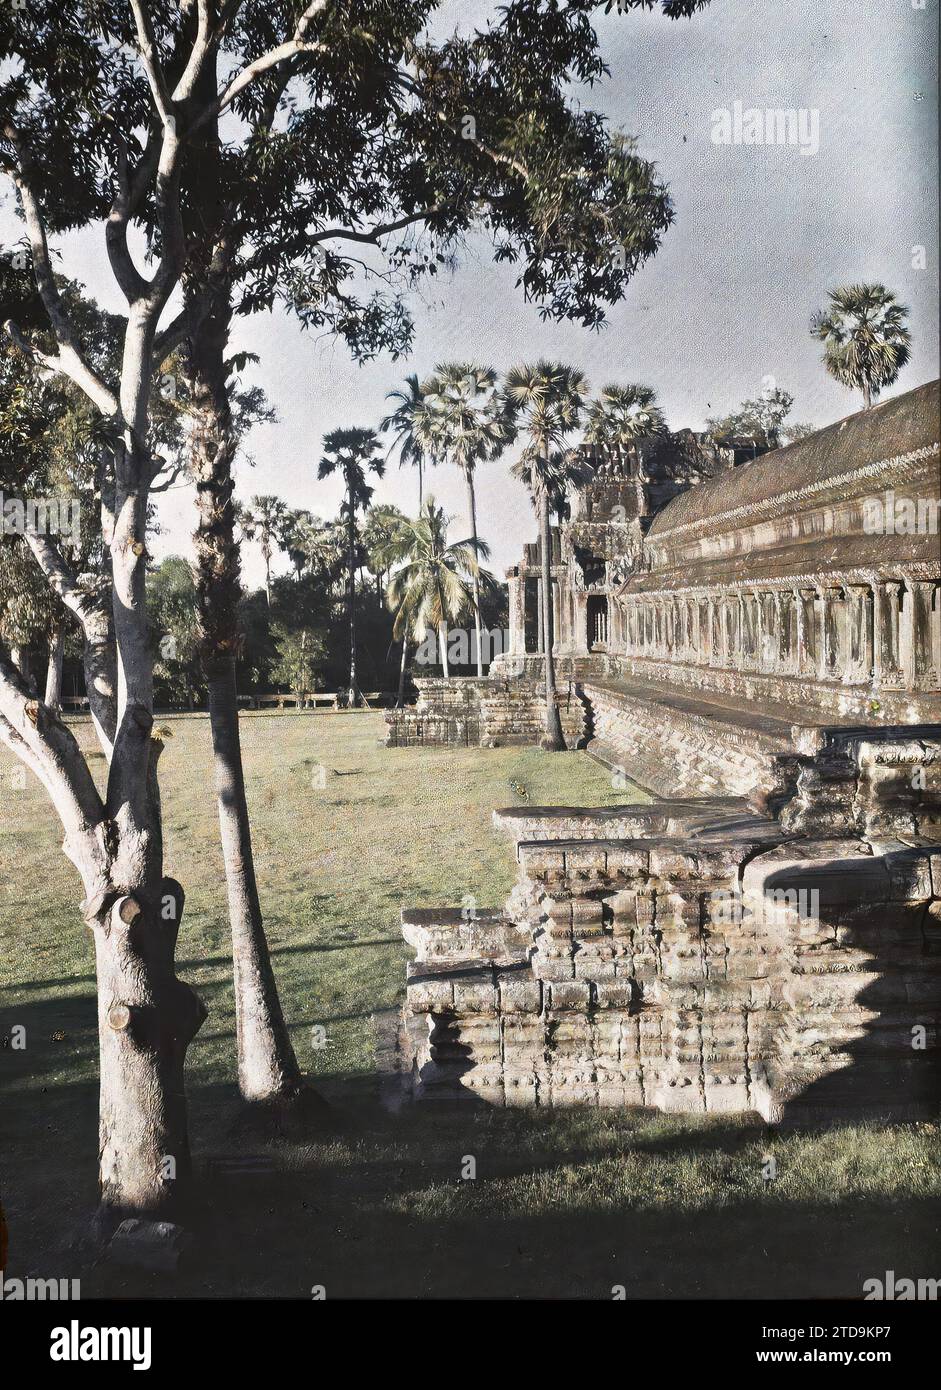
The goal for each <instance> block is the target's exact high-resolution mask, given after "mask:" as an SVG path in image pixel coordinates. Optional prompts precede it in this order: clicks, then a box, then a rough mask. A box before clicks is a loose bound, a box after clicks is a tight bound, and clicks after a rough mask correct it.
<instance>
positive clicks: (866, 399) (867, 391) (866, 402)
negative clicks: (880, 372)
mask: <svg viewBox="0 0 941 1390" xmlns="http://www.w3.org/2000/svg"><path fill="white" fill-rule="evenodd" d="M871 405H872V388H871V387H870V385H869V382H868V381H864V382H863V406H864V409H866V410H868V409H869V407H870V406H871Z"/></svg>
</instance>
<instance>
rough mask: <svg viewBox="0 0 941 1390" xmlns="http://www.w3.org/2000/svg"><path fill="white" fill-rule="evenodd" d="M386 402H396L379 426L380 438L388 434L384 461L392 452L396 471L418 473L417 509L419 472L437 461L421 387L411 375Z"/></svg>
mask: <svg viewBox="0 0 941 1390" xmlns="http://www.w3.org/2000/svg"><path fill="white" fill-rule="evenodd" d="M386 400H387V401H398V405H397V406H396V408H395V410H393V411H392V412H391V414H389V415H386V416H385V418H384V419H383V420H382V423H381V424H380V426H379V429H380V432H381V433H383V434H391V435H392V442H391V444H390V445H389V452H388V453H387V455H386V458H387V459H388V458H389V456H390V455H391V454H393V453H394V452H395V450H396V449H398V451H399V467H400V468H403V467H404V466H405V465H406V464H413V465H414V466H415V467H416V468H417V469H418V509H419V511H421V505H422V468H423V467H424V465H426V464H429V465H430V464H435V463H437V461H438V455H437V449H436V441H435V436H434V422H433V419H432V414H431V411H430V409H429V407H428V402H427V400H426V398H425V387H424V386H423V385H422V383H421V382H420V381H419V380H418V377H417V376H416V374H415V373H414V372H412V373H411V375H409V376H407V377H406V378H405V389H404V390H399V391H389V392H387V394H386Z"/></svg>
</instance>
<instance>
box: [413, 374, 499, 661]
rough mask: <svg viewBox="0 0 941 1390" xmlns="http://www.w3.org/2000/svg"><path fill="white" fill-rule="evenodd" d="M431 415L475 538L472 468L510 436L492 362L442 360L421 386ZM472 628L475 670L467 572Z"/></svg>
mask: <svg viewBox="0 0 941 1390" xmlns="http://www.w3.org/2000/svg"><path fill="white" fill-rule="evenodd" d="M425 398H426V401H427V403H428V405H429V406H430V408H431V411H432V416H433V434H434V438H435V440H436V442H437V446H438V448H439V449H440V452H441V454H442V456H443V457H444V458H447V459H449V460H450V462H451V463H453V464H456V466H457V467H458V468H459V469H460V470H461V472H462V473H463V475H464V482H465V483H466V485H467V505H468V509H469V512H470V525H471V539H472V540H473V541H474V542H475V544H476V542H477V501H476V498H475V495H474V470H475V469H476V467H477V465H478V463H483V462H485V461H487V460H490V459H495V458H499V456H500V454H502V453H503V451H504V449H506V447H507V445H509V444H511V443H512V442H513V440H514V438H515V437H516V426H515V422H514V419H513V410H512V407H511V406H510V403H509V401H508V400H507V398H506V396H505V395H504V394H503V392H502V391H501V390H500V388H499V385H498V382H497V374H496V372H495V371H494V369H493V368H492V367H478V366H475V365H474V364H473V363H469V362H447V363H445V364H444V365H442V366H439V367H436V368H435V370H434V374H433V375H432V377H431V378H430V380H429V381H428V382H427V383H426V386H425ZM473 585H474V627H475V629H476V632H477V674H478V676H480V677H483V674H484V662H483V648H482V641H481V622H480V583H479V580H478V578H477V576H476V574H475V575H474V576H473Z"/></svg>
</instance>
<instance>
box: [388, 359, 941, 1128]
mask: <svg viewBox="0 0 941 1390" xmlns="http://www.w3.org/2000/svg"><path fill="white" fill-rule="evenodd" d="M938 435H939V431H938V384H937V383H930V384H928V385H925V386H922V387H920V388H918V389H917V390H914V391H910V392H908V393H907V394H905V395H901V396H898V397H896V398H894V399H892V400H890V401H888V402H886V403H885V404H883V405H880V406H876V407H874V408H872V409H869V410H866V411H863V412H860V413H859V414H856V415H852V416H850V417H849V418H847V419H845V420H842V421H840V422H838V423H836V424H834V425H831V426H829V427H828V428H826V429H823V430H820V431H819V432H817V433H815V434H813V435H811V436H809V437H808V438H806V439H804V440H801V441H800V442H798V443H795V444H792V445H790V446H788V447H786V448H781V449H776V450H772V451H765V452H762V451H761V450H760V449H758V448H757V447H756V446H755V445H754V444H753V443H751V442H749V441H743V440H729V441H719V442H716V443H712V442H709V441H708V440H706V439H705V438H703V437H701V436H698V435H695V434H693V433H692V432H690V431H681V432H679V433H677V434H672V435H668V436H665V437H662V438H650V439H646V440H641V441H639V442H637V444H636V445H634V446H632V447H631V448H629V449H627V450H625V451H623V452H622V453H620V454H618V455H615V456H611V457H609V458H607V459H606V460H605V461H603V462H602V463H601V464H600V466H599V467H598V468H597V470H596V471H595V473H594V476H593V477H592V479H591V481H590V482H588V483H586V484H585V485H584V487H583V488H582V489H581V490H580V491H579V493H578V494H577V496H575V497H573V498H572V501H571V506H570V517H569V519H567V520H564V521H562V522H561V523H560V524H559V525H558V526H556V527H554V528H553V530H552V554H551V581H552V608H553V617H554V642H553V652H554V656H555V664H556V668H557V674H558V698H559V701H560V707H561V715H562V723H563V729H564V731H565V736H566V739H567V742H568V744H569V746H570V747H582V748H585V749H587V750H588V752H589V753H590V754H591V755H593V756H594V757H595V758H597V759H599V760H600V761H601V762H602V763H604V764H606V765H607V766H608V767H609V768H610V769H611V777H612V788H613V795H612V796H611V798H610V800H609V804H606V805H604V806H602V807H579V808H573V807H553V806H532V805H529V804H526V803H523V804H518V805H515V806H513V807H510V808H508V809H503V810H497V811H495V812H494V824H495V826H496V828H497V830H498V831H499V832H501V833H503V834H505V835H506V836H507V837H508V840H509V841H510V843H511V844H512V845H514V846H515V854H516V860H517V863H518V866H519V874H518V881H517V884H516V887H515V888H514V890H513V892H512V894H511V895H510V898H509V900H508V901H507V903H506V904H505V905H504V906H503V907H502V908H499V907H494V908H493V909H492V910H490V909H488V910H483V909H480V908H476V907H475V908H472V909H468V908H467V907H464V908H463V909H462V908H459V907H447V906H445V907H435V906H434V905H429V904H424V903H422V904H417V905H415V906H414V907H408V908H406V909H404V910H403V913H402V923H403V927H402V929H403V933H404V936H405V939H406V941H407V942H408V943H409V944H410V945H411V946H412V947H413V948H414V949H415V951H416V958H415V960H414V961H413V962H412V963H411V964H410V965H409V969H408V985H407V998H406V1004H405V1007H404V1010H403V1014H402V1018H401V1020H400V1023H399V1026H398V1030H397V1032H396V1034H395V1036H394V1038H390V1039H389V1040H388V1042H387V1046H386V1048H385V1050H384V1059H383V1060H384V1065H385V1067H386V1069H387V1071H388V1072H389V1073H390V1084H391V1085H393V1088H394V1089H395V1091H396V1092H397V1093H399V1094H401V1093H402V1092H404V1093H405V1094H406V1095H407V1096H409V1097H411V1098H413V1099H416V1100H422V1101H432V1100H435V1099H442V1100H455V1099H461V1100H466V1101H468V1102H470V1103H475V1102H476V1103H478V1104H491V1105H526V1106H532V1105H540V1106H542V1105H549V1106H553V1105H566V1104H589V1105H592V1104H594V1105H602V1106H617V1105H646V1106H653V1107H659V1108H661V1109H664V1110H674V1111H710V1112H712V1111H745V1110H754V1111H757V1112H759V1113H760V1114H761V1115H762V1116H764V1117H765V1119H767V1120H769V1121H773V1122H798V1123H800V1122H807V1121H815V1120H821V1119H823V1120H828V1119H831V1118H840V1119H843V1118H853V1117H862V1116H865V1115H870V1114H871V1115H875V1114H878V1115H880V1116H888V1117H891V1118H895V1119H910V1118H916V1117H925V1116H930V1117H935V1116H936V1115H937V1113H938V1105H939V1098H941V1087H939V1075H938V1057H939V1053H938V1025H939V1016H941V550H939V548H941V537H939V533H938V532H939V527H938V515H939V510H941V487H939V481H941V479H939V452H938ZM541 575H542V565H541V556H540V554H539V547H538V545H527V546H526V547H525V550H524V553H523V555H522V557H521V559H520V562H519V564H517V565H516V566H514V567H513V568H512V569H511V570H510V572H509V574H508V580H509V596H510V646H509V650H508V651H506V652H505V653H503V654H502V655H501V656H500V657H499V658H497V660H495V661H494V663H493V664H492V666H491V668H490V671H489V674H488V675H487V676H486V677H485V678H484V679H459V678H458V679H450V680H440V679H439V680H435V679H422V680H419V681H418V682H417V684H418V687H419V698H418V702H417V704H416V705H415V706H413V707H411V708H407V709H405V710H398V711H390V713H389V714H388V716H387V720H388V735H387V742H388V744H389V745H391V746H393V747H396V746H403V745H416V744H424V745H429V746H436V745H437V746H441V745H448V744H480V745H482V746H484V747H488V746H489V747H493V746H498V745H503V744H508V743H531V742H536V741H538V739H539V737H540V735H541V733H542V730H543V718H544V707H545V706H544V695H543V687H542V673H543V666H544V660H543V656H542V647H543V635H542V633H541V631H540V627H541V624H540V621H539V613H540V586H541V584H542V578H541ZM630 786H633V787H634V788H640V789H642V790H643V791H645V792H646V793H648V799H645V800H643V801H640V802H638V801H637V800H630V799H629V797H628V796H625V797H624V798H623V801H624V804H618V800H619V798H618V797H617V794H616V793H617V789H618V788H620V787H623V788H628V787H630ZM633 795H634V796H635V797H636V795H637V793H636V791H635V792H634V793H633ZM466 892H467V895H468V898H469V899H470V900H471V901H473V900H474V899H475V885H474V882H473V864H471V863H469V864H468V865H467V887H466Z"/></svg>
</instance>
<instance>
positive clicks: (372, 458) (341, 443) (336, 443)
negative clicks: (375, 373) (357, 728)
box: [317, 429, 385, 708]
mask: <svg viewBox="0 0 941 1390" xmlns="http://www.w3.org/2000/svg"><path fill="white" fill-rule="evenodd" d="M323 451H324V452H323V457H322V458H321V460H320V463H319V465H318V468H317V477H318V478H319V479H320V480H321V481H323V479H324V478H329V477H330V476H331V475H332V474H334V473H340V474H342V476H343V483H344V487H345V489H346V498H345V500H344V502H343V505H342V506H341V508H340V516H341V517H342V518H343V520H344V521H345V522H346V556H347V576H346V583H347V601H348V604H349V623H350V688H349V695H348V703H349V705H350V707H351V708H352V706H353V705H355V704H356V699H357V696H358V694H359V683H358V681H357V679H356V556H357V546H356V514H357V512H359V511H362V510H363V509H364V508H365V507H368V506H369V503H370V501H371V500H372V494H373V490H372V488H371V487H370V486H369V483H368V482H367V481H366V478H367V475H368V474H369V473H372V474H374V475H375V477H377V478H381V477H382V475H383V473H384V472H385V464H384V463H383V461H382V459H381V458H379V440H378V438H377V436H376V433H375V431H374V430H365V429H346V430H332V431H331V432H330V434H326V435H324V440H323Z"/></svg>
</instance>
